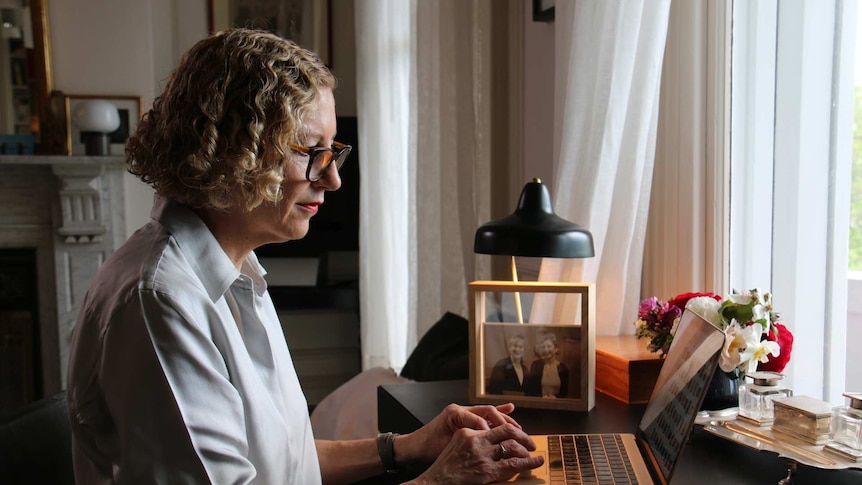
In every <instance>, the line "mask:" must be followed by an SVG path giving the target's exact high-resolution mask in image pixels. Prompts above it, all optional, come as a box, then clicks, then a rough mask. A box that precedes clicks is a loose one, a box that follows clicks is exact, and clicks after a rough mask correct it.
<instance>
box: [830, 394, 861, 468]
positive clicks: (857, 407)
mask: <svg viewBox="0 0 862 485" xmlns="http://www.w3.org/2000/svg"><path fill="white" fill-rule="evenodd" d="M844 396H845V397H849V398H850V405H849V406H837V407H835V408H833V409H832V422H831V424H830V426H829V444H830V445H833V446H834V445H836V444H837V445H840V446H838V448H841V447H842V446H843V447H847V448H850V449H851V450H853V451H856V452H858V453H862V393H860V392H845V393H844Z"/></svg>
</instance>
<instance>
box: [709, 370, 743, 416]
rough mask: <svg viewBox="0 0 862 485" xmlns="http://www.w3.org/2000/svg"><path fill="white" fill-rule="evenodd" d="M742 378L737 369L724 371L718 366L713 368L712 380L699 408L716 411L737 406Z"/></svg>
mask: <svg viewBox="0 0 862 485" xmlns="http://www.w3.org/2000/svg"><path fill="white" fill-rule="evenodd" d="M741 380H742V378H741V376H740V374H739V369H733V371H732V372H724V371H723V370H721V368H720V367H716V368H715V372H714V373H713V374H712V380H711V381H709V386H708V388H707V390H706V397H704V398H703V405H701V407H700V408H701V409H704V410H707V411H716V410H719V409H727V408H733V407H737V406H739V384H740V381H741Z"/></svg>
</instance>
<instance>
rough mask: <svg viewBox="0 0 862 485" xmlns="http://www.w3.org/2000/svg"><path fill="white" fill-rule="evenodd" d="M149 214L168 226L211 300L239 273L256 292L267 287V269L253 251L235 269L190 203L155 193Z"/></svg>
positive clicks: (227, 286)
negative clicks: (240, 266)
mask: <svg viewBox="0 0 862 485" xmlns="http://www.w3.org/2000/svg"><path fill="white" fill-rule="evenodd" d="M150 217H152V218H153V219H154V220H156V221H158V222H159V223H160V224H162V225H163V226H165V227H166V228H167V229H168V232H170V234H171V236H173V238H174V240H175V241H176V242H177V245H179V247H180V249H181V250H182V252H183V254H184V255H185V257H186V258H187V259H188V262H189V265H190V266H191V267H192V270H193V271H194V272H195V274H196V275H197V277H198V279H199V280H200V281H201V283H202V284H203V286H204V289H205V290H206V292H207V295H208V296H209V297H210V299H211V300H212V301H213V302H215V301H216V300H218V299H219V298H221V297H222V296H223V295H224V293H225V292H226V291H227V289H228V288H229V287H230V286H231V284H233V283H234V282H235V281H236V280H237V278H239V276H240V274H244V275H246V276H248V277H249V278H250V279H251V281H252V283H253V285H254V288H255V291H256V292H257V293H258V294H259V295H260V294H263V292H264V291H266V280H264V278H263V277H264V275H266V270H265V269H264V268H263V266H261V265H260V262H259V261H258V259H257V256H256V255H255V254H254V252H252V253H250V254H249V255H248V257H246V259H245V261H243V264H242V272H240V271H238V270H237V269H236V266H234V265H233V262H232V261H231V260H230V258H229V257H228V256H227V254H226V253H225V252H224V250H223V249H222V247H221V245H220V244H219V242H218V240H216V238H215V236H213V234H212V232H210V230H209V228H208V227H207V225H206V224H204V222H203V220H201V218H200V217H199V216H198V215H197V214H196V213H195V212H194V211H192V210H191V209H190V208H189V207H187V206H185V205H182V204H180V203H178V202H175V201H173V200H170V199H168V198H167V197H162V196H159V195H156V200H155V204H154V205H153V209H152V212H151V213H150Z"/></svg>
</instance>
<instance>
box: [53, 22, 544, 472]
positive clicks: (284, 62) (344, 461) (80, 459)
mask: <svg viewBox="0 0 862 485" xmlns="http://www.w3.org/2000/svg"><path fill="white" fill-rule="evenodd" d="M334 87H335V79H334V78H333V76H332V74H331V73H330V72H329V70H328V69H327V68H326V67H325V66H324V65H323V64H322V63H321V62H320V60H319V59H318V58H317V56H315V55H314V54H313V53H311V52H309V51H307V50H305V49H302V48H300V47H299V46H297V45H296V44H294V43H292V42H290V41H287V40H284V39H281V38H279V37H276V36H274V35H271V34H268V33H264V32H258V31H251V30H243V29H237V30H230V31H226V32H223V33H219V34H216V35H214V36H212V37H210V38H208V39H204V40H202V41H201V42H199V43H198V44H196V45H195V46H194V47H192V49H191V50H190V51H189V52H188V53H187V54H186V55H185V56H184V57H183V59H182V61H181V62H180V65H179V67H178V68H177V70H176V71H175V72H174V73H173V74H172V75H171V78H170V79H169V81H168V83H167V85H166V88H165V91H164V93H163V94H162V95H161V96H160V97H158V98H157V99H156V100H155V102H154V103H153V107H152V109H151V110H150V111H149V113H147V115H146V116H145V117H144V119H142V120H141V122H140V124H139V125H138V130H137V131H136V133H135V135H134V136H133V137H132V138H131V139H130V140H129V143H128V145H127V156H128V159H129V171H130V172H131V173H133V174H135V175H137V176H138V177H140V178H141V180H143V181H144V182H146V183H149V184H151V185H152V186H153V187H154V189H155V191H156V193H157V197H156V203H155V205H154V207H153V211H152V220H151V221H150V223H148V224H147V225H145V226H144V227H143V228H141V229H140V230H138V231H137V232H136V233H135V234H134V235H133V236H132V237H131V238H129V240H128V241H127V242H126V243H125V244H124V245H123V246H122V247H121V248H120V249H119V250H117V251H116V252H115V253H114V254H113V255H112V256H111V257H110V258H108V260H107V261H106V262H105V263H104V264H103V265H102V268H101V269H100V271H99V273H98V274H97V275H96V278H95V280H94V281H93V283H92V286H91V287H90V289H89V291H88V294H87V296H86V298H85V301H84V304H83V306H82V308H81V311H80V314H79V318H78V322H77V326H76V328H75V331H74V335H73V341H72V349H71V356H70V366H69V379H68V383H69V384H68V396H69V399H68V400H69V404H68V405H69V411H70V416H71V417H72V430H73V435H74V440H73V448H74V464H75V473H76V477H77V481H78V483H87V484H90V483H112V482H119V483H153V482H155V483H162V482H171V483H173V482H178V483H216V484H228V483H230V484H235V483H250V482H254V483H285V482H286V483H296V484H314V483H321V482H322V483H347V482H352V481H356V480H359V479H361V478H363V477H369V476H373V475H377V474H380V473H382V472H383V471H384V470H388V469H394V468H395V467H396V466H398V465H401V464H406V463H409V462H424V463H431V462H433V464H432V465H431V466H430V467H429V468H428V469H427V471H426V472H425V473H424V474H423V476H421V477H419V478H420V479H422V480H425V481H426V482H427V483H481V482H487V481H493V480H499V479H501V478H504V477H506V476H511V475H512V474H514V473H516V472H518V471H521V470H526V469H529V468H534V467H536V466H538V465H539V464H541V462H542V460H541V459H540V458H531V457H530V456H529V450H532V449H534V444H533V443H532V441H531V440H530V439H529V437H527V436H526V434H524V432H523V431H521V430H520V427H519V426H518V425H517V423H515V421H514V420H513V419H511V418H510V417H509V416H508V415H507V414H508V413H510V412H511V411H512V409H513V406H512V405H511V404H509V405H503V406H497V407H491V406H482V407H479V406H477V407H473V408H463V407H458V406H454V405H453V406H450V407H448V408H447V409H446V410H445V411H444V412H443V413H441V415H440V416H438V417H437V418H435V419H434V420H433V421H432V422H430V423H429V424H428V425H427V426H425V427H423V428H421V429H419V430H417V431H416V432H414V433H411V434H408V435H403V436H394V435H381V436H380V437H378V438H377V439H374V438H370V439H365V440H357V441H346V442H337V441H315V440H314V439H313V436H312V432H311V426H310V420H309V417H308V408H307V405H306V400H305V397H304V396H303V394H302V389H301V388H300V386H299V381H298V380H297V377H296V372H295V371H294V368H293V363H292V361H291V357H290V353H289V351H288V349H287V346H286V344H285V340H284V335H283V333H282V330H281V326H280V324H279V321H278V318H277V316H276V313H275V309H274V307H273V304H272V300H271V299H270V297H269V294H268V293H267V289H266V282H265V280H264V279H263V276H264V274H265V271H264V269H263V268H262V267H261V266H260V264H259V263H258V260H257V258H256V257H255V254H254V249H255V248H258V247H260V246H261V245H264V244H267V243H272V242H282V241H288V240H291V239H297V238H301V237H303V236H305V234H306V232H307V231H308V223H309V219H311V217H313V216H314V214H315V213H317V211H318V210H319V209H320V206H321V204H322V203H323V202H324V195H325V193H326V192H327V191H332V190H337V189H338V188H339V187H340V186H341V178H340V176H339V173H338V170H339V168H341V166H342V164H343V163H345V160H346V158H347V155H348V154H349V153H350V147H349V146H345V145H342V144H340V143H338V142H337V141H335V132H336V126H335V102H334V98H333V95H332V90H333V89H334Z"/></svg>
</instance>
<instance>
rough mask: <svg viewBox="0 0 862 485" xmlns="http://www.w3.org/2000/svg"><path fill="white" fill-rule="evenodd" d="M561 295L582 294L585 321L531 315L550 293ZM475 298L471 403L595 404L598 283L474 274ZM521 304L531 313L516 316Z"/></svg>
mask: <svg viewBox="0 0 862 485" xmlns="http://www.w3.org/2000/svg"><path fill="white" fill-rule="evenodd" d="M560 295H565V297H566V298H575V299H577V300H578V301H577V305H578V306H579V308H580V313H579V317H580V324H577V325H576V324H574V323H562V322H554V321H541V322H539V321H530V320H531V319H530V317H528V315H529V316H532V315H531V314H532V313H533V312H532V311H531V310H532V307H533V305H541V304H544V303H547V302H548V301H552V300H548V299H547V298H545V296H551V297H555V296H556V297H558V296H560ZM469 304H470V318H469V323H470V334H469V337H470V342H469V345H470V369H469V379H470V381H469V386H470V392H469V402H470V403H471V404H502V403H506V402H512V403H514V404H515V405H516V406H518V407H523V408H539V409H561V410H569V411H589V410H590V409H592V408H593V406H594V405H595V362H596V360H595V332H594V328H593V327H594V321H595V286H594V285H593V284H591V283H548V282H536V281H525V282H510V281H474V282H471V283H470V285H469ZM520 309H523V310H524V314H523V315H522V316H521V318H516V317H515V313H516V312H518V311H520ZM537 313H540V312H537ZM519 321H523V322H525V323H518V322H519ZM519 345H520V346H522V347H523V351H522V353H521V354H520V361H521V370H520V372H518V371H517V370H516V369H515V365H514V362H513V361H515V360H518V356H517V354H518V351H517V348H518V346H519ZM513 349H514V350H513ZM546 369H547V370H546ZM553 370H556V373H553ZM555 381H556V382H555Z"/></svg>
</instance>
